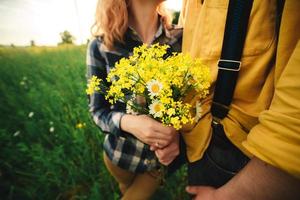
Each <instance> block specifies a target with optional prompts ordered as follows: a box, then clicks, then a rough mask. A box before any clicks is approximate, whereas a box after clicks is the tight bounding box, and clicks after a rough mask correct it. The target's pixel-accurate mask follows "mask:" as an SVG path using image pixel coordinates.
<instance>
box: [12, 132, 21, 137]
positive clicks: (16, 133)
mask: <svg viewBox="0 0 300 200" xmlns="http://www.w3.org/2000/svg"><path fill="white" fill-rule="evenodd" d="M20 133H21V131H17V132H15V133H14V135H13V136H14V137H17V136H18V135H20Z"/></svg>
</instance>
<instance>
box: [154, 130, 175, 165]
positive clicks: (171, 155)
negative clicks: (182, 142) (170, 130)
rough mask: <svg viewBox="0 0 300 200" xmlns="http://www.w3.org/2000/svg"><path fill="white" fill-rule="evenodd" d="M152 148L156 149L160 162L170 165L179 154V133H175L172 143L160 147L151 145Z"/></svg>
mask: <svg viewBox="0 0 300 200" xmlns="http://www.w3.org/2000/svg"><path fill="white" fill-rule="evenodd" d="M151 150H152V151H155V155H156V157H157V158H158V160H159V162H160V163H161V164H163V165H169V164H170V163H171V162H172V161H173V160H174V159H175V158H176V157H177V156H178V155H179V153H180V152H179V133H177V134H176V135H175V137H174V138H173V140H172V141H171V143H170V144H169V145H168V146H166V147H164V148H162V149H159V148H157V147H155V146H151Z"/></svg>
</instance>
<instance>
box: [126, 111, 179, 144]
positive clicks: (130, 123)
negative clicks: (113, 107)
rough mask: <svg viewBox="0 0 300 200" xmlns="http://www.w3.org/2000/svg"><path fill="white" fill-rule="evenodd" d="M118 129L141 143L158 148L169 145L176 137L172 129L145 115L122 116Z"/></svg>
mask: <svg viewBox="0 0 300 200" xmlns="http://www.w3.org/2000/svg"><path fill="white" fill-rule="evenodd" d="M120 127H121V129H122V130H124V131H126V132H128V133H131V134H132V135H134V136H135V137H137V138H138V139H139V140H141V141H142V142H144V143H146V144H149V145H152V146H157V147H159V148H163V147H165V146H167V145H168V144H170V143H171V141H172V140H173V138H174V137H175V136H176V135H177V132H176V130H175V129H174V128H173V127H170V126H164V125H163V124H162V123H160V122H157V121H155V120H154V119H152V118H150V117H149V116H147V115H124V116H123V117H122V118H121V122H120Z"/></svg>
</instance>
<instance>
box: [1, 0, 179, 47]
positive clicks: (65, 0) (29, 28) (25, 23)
mask: <svg viewBox="0 0 300 200" xmlns="http://www.w3.org/2000/svg"><path fill="white" fill-rule="evenodd" d="M75 2H77V5H78V16H79V17H77V14H76V8H75ZM96 3H97V0H0V44H5V45H8V44H11V43H13V44H15V45H29V43H30V40H34V41H35V43H36V44H37V45H56V44H57V43H58V42H59V41H60V36H59V33H60V32H63V31H64V30H68V31H70V32H71V33H72V34H73V35H74V36H75V37H76V43H82V42H83V43H85V42H86V39H87V38H89V37H90V26H91V25H92V23H93V19H94V12H95V8H96ZM167 6H168V7H169V8H170V9H173V10H180V8H181V0H167Z"/></svg>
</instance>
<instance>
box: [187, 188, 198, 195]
mask: <svg viewBox="0 0 300 200" xmlns="http://www.w3.org/2000/svg"><path fill="white" fill-rule="evenodd" d="M199 189H200V187H199V186H187V187H186V188H185V190H186V192H187V193H190V194H197V193H198V192H199Z"/></svg>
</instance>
